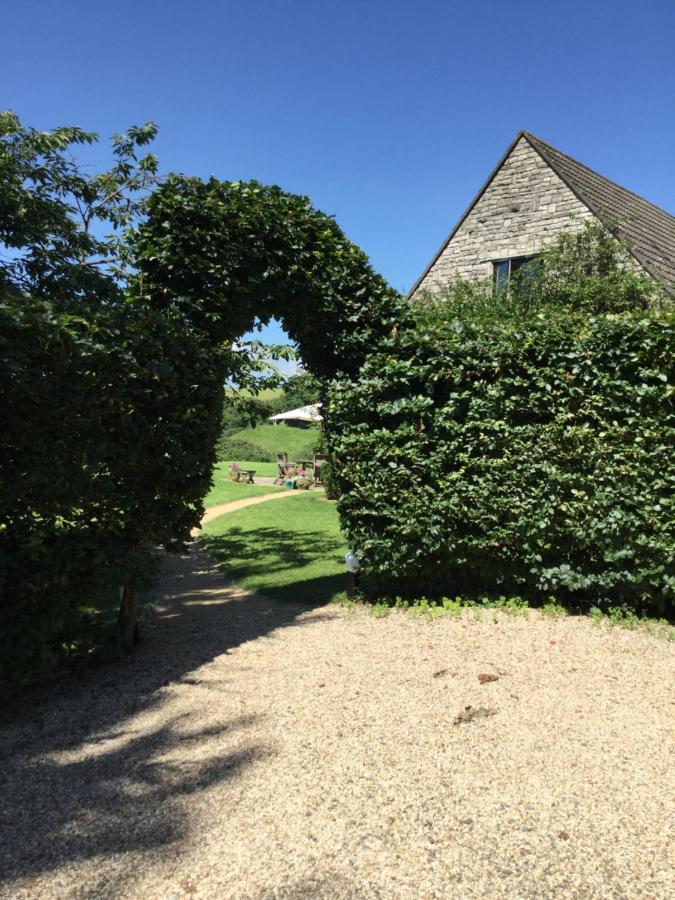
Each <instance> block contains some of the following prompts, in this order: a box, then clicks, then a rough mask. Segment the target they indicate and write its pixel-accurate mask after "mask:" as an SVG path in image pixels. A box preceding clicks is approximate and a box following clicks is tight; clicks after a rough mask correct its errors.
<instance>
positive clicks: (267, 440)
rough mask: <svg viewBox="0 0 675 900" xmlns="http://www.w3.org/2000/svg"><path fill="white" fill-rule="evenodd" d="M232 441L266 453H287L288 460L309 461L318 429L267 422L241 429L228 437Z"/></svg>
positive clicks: (317, 440) (317, 438) (315, 443)
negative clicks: (248, 444)
mask: <svg viewBox="0 0 675 900" xmlns="http://www.w3.org/2000/svg"><path fill="white" fill-rule="evenodd" d="M229 440H232V441H248V442H249V443H250V444H255V445H256V447H260V448H262V449H263V450H266V451H267V452H268V453H287V454H288V458H289V459H290V460H295V459H311V458H312V456H313V455H314V448H315V446H316V445H317V443H318V442H319V429H318V427H316V426H314V425H310V426H308V427H307V428H294V427H293V426H292V425H285V424H284V423H283V422H281V423H280V424H279V425H272V424H269V423H267V422H265V423H264V424H261V425H256V426H255V428H243V429H242V430H241V431H237V432H236V433H235V434H231V435H230V436H229Z"/></svg>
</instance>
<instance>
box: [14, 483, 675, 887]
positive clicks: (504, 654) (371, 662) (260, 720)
mask: <svg viewBox="0 0 675 900" xmlns="http://www.w3.org/2000/svg"><path fill="white" fill-rule="evenodd" d="M275 496H285V495H275ZM260 501H261V498H255V502H260ZM244 502H246V501H244ZM249 502H250V501H249ZM161 588H162V594H161V605H160V608H159V611H158V614H157V618H156V621H155V622H154V623H153V625H152V628H151V629H150V630H149V631H148V632H147V637H146V639H145V640H144V641H143V642H142V644H141V645H140V646H139V648H138V652H137V654H136V655H135V656H134V657H133V658H132V659H130V660H128V661H127V662H125V663H124V664H120V665H110V666H107V667H104V668H101V669H98V670H93V671H89V672H86V673H85V674H84V675H83V676H82V677H81V679H80V680H79V681H78V680H76V679H71V680H68V681H64V682H63V685H62V686H61V687H60V688H59V687H57V686H52V688H50V689H49V690H47V689H44V690H43V691H42V692H36V693H35V694H34V695H31V696H30V703H28V704H27V705H26V709H25V711H24V713H23V715H22V716H21V717H20V719H19V720H18V721H15V722H14V723H12V724H8V725H5V726H4V727H3V728H2V730H0V754H1V757H2V760H3V765H2V768H1V769H0V779H1V780H2V783H1V784H0V797H1V798H2V802H1V803H0V836H1V837H0V875H2V877H3V881H2V882H0V884H1V885H2V887H0V896H1V897H3V898H12V900H15V898H16V900H29V898H30V900H34V898H41V897H68V898H70V897H72V898H90V897H91V898H93V897H110V898H121V897H123V898H157V900H160V898H163V900H166V898H181V900H183V898H186V900H187V898H237V900H244V898H247V900H248V898H254V900H268V898H269V900H271V898H301V897H304V898H396V900H398V898H410V900H413V898H414V900H417V898H461V900H464V898H481V900H485V898H490V900H491V898H495V897H496V898H499V897H509V898H517V900H520V898H530V897H531V898H556V900H558V898H589V897H597V898H630V900H633V898H644V900H646V898H648V897H649V898H659V900H660V898H666V897H669V896H672V895H673V894H672V890H673V884H672V880H671V876H670V874H669V852H670V850H671V849H672V844H671V843H670V836H671V833H670V832H669V824H670V821H671V820H670V814H671V812H672V794H671V791H672V788H673V771H675V767H673V758H672V756H673V755H672V736H673V734H672V729H673V696H672V676H673V668H674V667H673V662H674V653H673V645H672V644H669V643H667V642H665V641H659V640H657V639H655V638H652V637H649V636H647V635H645V634H642V633H638V632H630V631H623V630H619V629H616V630H611V631H610V630H607V629H606V628H604V627H598V626H594V625H593V624H592V623H591V622H589V621H588V620H579V619H574V618H570V619H563V620H549V619H545V618H543V617H541V616H536V615H534V614H532V615H531V616H530V617H529V618H506V617H500V618H499V619H498V621H497V622H496V623H495V622H493V621H492V620H491V619H488V618H487V617H486V618H485V619H484V620H482V621H475V620H473V619H471V618H467V619H462V620H460V621H455V620H452V619H448V618H446V619H441V620H439V621H438V622H435V623H433V624H428V623H426V622H425V621H422V620H419V619H414V618H411V617H410V616H409V615H406V614H404V613H394V614H392V615H391V616H389V617H388V618H385V619H376V618H374V617H372V616H370V615H369V614H367V613H365V612H363V611H360V610H356V611H353V612H349V611H346V610H344V609H342V608H338V607H333V606H331V607H318V608H314V609H312V608H309V607H307V606H300V605H293V604H284V603H279V602H272V601H268V600H265V599H263V598H256V597H252V596H251V595H248V594H246V593H245V592H243V591H241V590H238V589H236V588H233V587H231V586H228V585H226V584H224V582H223V578H222V575H221V574H220V573H219V572H218V570H217V569H216V568H215V565H214V564H213V562H212V560H211V559H210V558H209V557H208V556H206V555H205V554H204V553H203V552H202V551H201V550H199V548H196V549H195V550H194V551H193V552H192V553H191V554H190V555H189V556H185V557H180V558H173V559H169V560H167V561H166V563H165V566H164V570H163V575H162V584H161ZM480 675H483V676H484V675H491V676H494V678H495V680H487V681H486V680H485V679H483V681H485V683H481V679H479V676H480ZM467 707H471V709H472V710H473V711H474V712H476V711H480V710H482V713H481V712H479V713H478V714H476V715H472V714H471V710H467Z"/></svg>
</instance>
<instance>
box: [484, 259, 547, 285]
mask: <svg viewBox="0 0 675 900" xmlns="http://www.w3.org/2000/svg"><path fill="white" fill-rule="evenodd" d="M492 269H493V277H494V285H495V291H496V292H497V293H500V292H501V291H505V290H506V289H507V288H508V286H509V283H510V281H511V278H512V276H513V275H515V274H516V272H520V274H519V276H518V290H519V291H521V292H523V293H527V292H528V290H529V284H530V283H531V281H532V278H533V277H534V275H535V274H536V271H537V256H511V257H510V258H509V259H496V260H493V263H492Z"/></svg>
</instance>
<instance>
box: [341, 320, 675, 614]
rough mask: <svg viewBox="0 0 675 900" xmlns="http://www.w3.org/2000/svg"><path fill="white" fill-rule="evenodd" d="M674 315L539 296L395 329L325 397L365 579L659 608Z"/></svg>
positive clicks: (672, 575)
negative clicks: (595, 307) (494, 312)
mask: <svg viewBox="0 0 675 900" xmlns="http://www.w3.org/2000/svg"><path fill="white" fill-rule="evenodd" d="M674 348H675V317H674V316H673V314H672V312H671V313H668V312H656V311H654V312H649V311H646V310H641V311H638V312H633V313H631V312H621V313H604V314H596V315H589V314H587V313H586V312H585V311H583V310H582V311H572V310H569V309H567V310H565V309H560V308H549V309H548V310H546V309H544V311H541V309H540V310H539V311H534V312H532V313H530V314H529V315H521V316H517V317H513V316H512V317H508V316H507V317H492V318H491V317H489V316H488V317H484V316H474V317H473V318H472V317H471V316H469V315H467V316H465V317H464V319H463V320H460V319H454V320H452V319H451V317H450V320H449V321H448V323H447V327H443V328H438V327H436V328H425V326H424V325H423V324H420V326H419V327H418V328H417V329H408V330H405V331H403V332H402V333H400V334H399V335H398V336H397V337H396V338H395V339H392V340H391V341H389V343H388V344H384V345H383V346H382V347H381V348H380V349H379V351H377V352H375V353H374V354H373V355H372V356H371V357H370V359H369V360H368V361H367V363H366V365H365V367H364V369H363V370H362V378H361V380H360V381H359V383H358V384H356V385H355V384H353V383H348V382H343V383H336V384H334V386H333V389H332V391H331V395H330V400H329V403H328V406H327V413H328V421H329V426H330V429H331V438H332V444H333V456H334V460H335V462H336V469H337V472H338V473H339V479H340V500H339V509H340V513H341V516H342V521H343V524H344V527H345V529H346V531H347V534H348V537H349V539H350V541H351V543H352V545H353V547H354V549H355V550H356V551H357V553H358V554H359V555H360V557H361V558H362V563H363V568H364V570H365V571H366V572H369V573H370V583H371V588H372V589H373V590H374V591H375V592H379V593H382V592H388V591H396V592H397V593H401V592H406V591H407V592H408V593H417V594H419V593H421V592H425V593H450V592H454V591H456V590H460V589H461V590H471V591H475V590H477V589H481V590H486V591H498V592H503V591H506V590H509V591H511V590H515V591H518V592H520V593H525V594H528V595H530V596H534V597H544V596H546V595H549V594H555V595H557V596H558V597H559V598H563V599H567V600H568V601H570V602H572V603H575V604H576V603H578V604H580V605H582V606H588V605H590V604H591V603H600V604H602V603H607V604H628V605H630V606H631V607H634V608H639V609H649V610H657V611H659V612H662V611H664V610H666V609H670V610H671V611H672V608H673V596H674V594H675V565H674V561H673V560H674V556H675V553H674V550H675V504H674V501H673V498H674V496H675V491H674V488H675V468H673V465H672V463H673V449H674V448H675V440H674V439H675V413H674V399H675V398H674V397H673V383H674V381H675V371H674V367H675V354H674V353H673V350H674Z"/></svg>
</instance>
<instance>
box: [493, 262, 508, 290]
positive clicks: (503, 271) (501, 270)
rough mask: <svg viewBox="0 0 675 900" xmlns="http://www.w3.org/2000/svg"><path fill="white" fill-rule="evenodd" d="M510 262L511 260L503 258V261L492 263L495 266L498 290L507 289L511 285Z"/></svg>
mask: <svg viewBox="0 0 675 900" xmlns="http://www.w3.org/2000/svg"><path fill="white" fill-rule="evenodd" d="M509 262H510V260H508V259H503V260H502V261H501V262H496V263H492V265H493V266H494V275H495V290H496V291H505V290H506V288H507V287H508V286H509V268H510V266H509Z"/></svg>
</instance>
